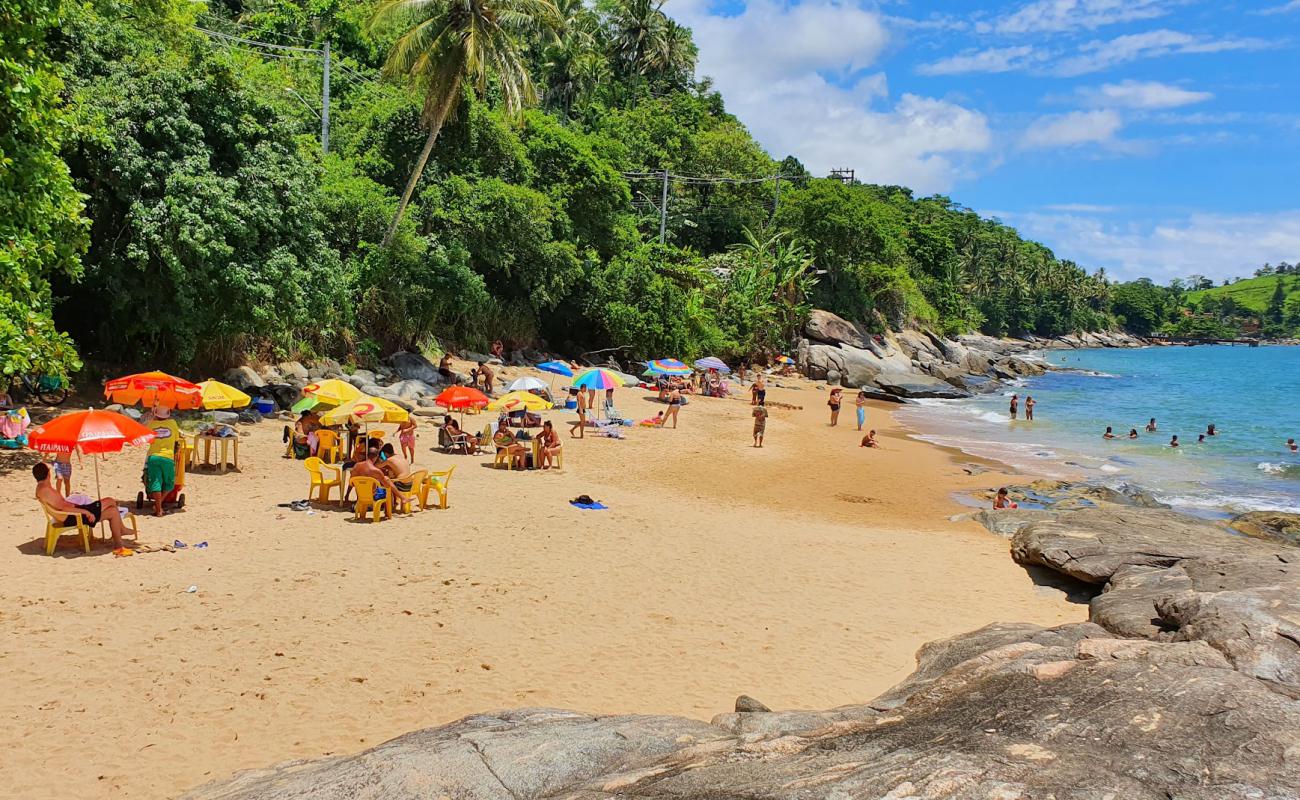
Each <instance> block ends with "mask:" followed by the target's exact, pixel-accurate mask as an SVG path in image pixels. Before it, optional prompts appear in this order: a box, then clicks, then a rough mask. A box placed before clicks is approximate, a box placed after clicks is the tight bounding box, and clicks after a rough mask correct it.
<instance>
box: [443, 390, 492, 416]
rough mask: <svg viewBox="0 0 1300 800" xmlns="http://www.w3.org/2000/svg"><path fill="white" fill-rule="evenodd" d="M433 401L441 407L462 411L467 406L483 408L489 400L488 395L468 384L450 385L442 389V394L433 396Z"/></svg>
mask: <svg viewBox="0 0 1300 800" xmlns="http://www.w3.org/2000/svg"><path fill="white" fill-rule="evenodd" d="M433 402H435V403H437V404H438V405H440V406H442V407H443V408H455V409H459V410H461V411H464V410H465V409H467V408H483V407H484V406H486V405H487V404H488V403H489V402H491V401H490V400H489V399H488V396H487V395H485V394H483V393H482V392H480V391H479V390H478V389H474V388H471V387H469V386H452V387H449V388H447V389H443V390H442V394H440V395H438V396H437V397H435V398H433Z"/></svg>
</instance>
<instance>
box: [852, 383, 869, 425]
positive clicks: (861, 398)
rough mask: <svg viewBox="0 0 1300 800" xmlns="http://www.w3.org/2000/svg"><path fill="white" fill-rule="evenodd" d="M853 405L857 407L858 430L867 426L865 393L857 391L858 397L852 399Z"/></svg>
mask: <svg viewBox="0 0 1300 800" xmlns="http://www.w3.org/2000/svg"><path fill="white" fill-rule="evenodd" d="M853 405H855V406H857V411H858V430H859V431H861V430H862V426H863V425H866V424H867V393H866V392H865V391H863V390H861V389H859V390H858V396H857V397H856V398H854V400H853Z"/></svg>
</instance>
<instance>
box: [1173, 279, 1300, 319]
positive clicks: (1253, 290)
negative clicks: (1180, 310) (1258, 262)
mask: <svg viewBox="0 0 1300 800" xmlns="http://www.w3.org/2000/svg"><path fill="white" fill-rule="evenodd" d="M1279 287H1280V288H1281V289H1282V291H1283V297H1284V298H1290V297H1296V296H1300V275H1293V274H1286V275H1277V274H1272V275H1263V276H1260V277H1258V278H1245V279H1243V280H1239V281H1237V282H1235V283H1230V284H1228V285H1227V286H1215V287H1214V288H1212V289H1201V290H1199V291H1195V292H1188V293H1187V302H1188V303H1190V304H1192V305H1195V306H1199V305H1201V304H1202V303H1203V302H1204V301H1205V300H1207V299H1209V298H1214V299H1215V300H1216V301H1219V302H1222V300H1223V299H1224V298H1227V297H1230V298H1232V302H1233V303H1235V304H1236V305H1238V306H1240V307H1241V308H1242V309H1243V310H1245V311H1252V312H1254V313H1256V314H1262V313H1264V310H1265V309H1267V308H1268V305H1269V302H1270V301H1271V300H1272V299H1273V294H1274V292H1276V291H1277V289H1278V288H1279ZM1212 302H1213V301H1212Z"/></svg>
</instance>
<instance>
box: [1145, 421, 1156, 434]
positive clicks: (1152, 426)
mask: <svg viewBox="0 0 1300 800" xmlns="http://www.w3.org/2000/svg"><path fill="white" fill-rule="evenodd" d="M1155 432H1156V418H1155V417H1152V418H1151V421H1150V422H1148V423H1147V433H1155Z"/></svg>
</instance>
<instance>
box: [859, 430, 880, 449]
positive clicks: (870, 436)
mask: <svg viewBox="0 0 1300 800" xmlns="http://www.w3.org/2000/svg"><path fill="white" fill-rule="evenodd" d="M858 447H880V442H877V441H876V432H875V431H867V435H866V436H863V437H862V444H860V445H858Z"/></svg>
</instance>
